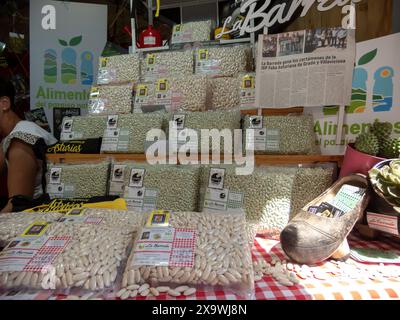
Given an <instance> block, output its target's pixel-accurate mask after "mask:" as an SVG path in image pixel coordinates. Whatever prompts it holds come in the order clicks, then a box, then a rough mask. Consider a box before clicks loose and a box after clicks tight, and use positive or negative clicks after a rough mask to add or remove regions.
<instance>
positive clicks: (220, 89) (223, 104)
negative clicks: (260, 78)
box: [208, 72, 255, 110]
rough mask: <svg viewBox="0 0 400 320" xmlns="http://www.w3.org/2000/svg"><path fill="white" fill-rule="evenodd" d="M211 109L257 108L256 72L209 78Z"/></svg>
mask: <svg viewBox="0 0 400 320" xmlns="http://www.w3.org/2000/svg"><path fill="white" fill-rule="evenodd" d="M208 86H209V97H210V98H209V100H210V102H209V103H208V109H209V110H231V109H255V73H252V72H245V73H240V74H239V75H237V76H234V77H215V78H211V79H208Z"/></svg>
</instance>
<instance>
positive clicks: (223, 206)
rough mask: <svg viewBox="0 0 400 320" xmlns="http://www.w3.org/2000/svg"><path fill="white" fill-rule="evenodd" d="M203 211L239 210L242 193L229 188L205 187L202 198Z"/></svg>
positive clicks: (240, 208) (241, 203)
mask: <svg viewBox="0 0 400 320" xmlns="http://www.w3.org/2000/svg"><path fill="white" fill-rule="evenodd" d="M203 208H204V211H205V212H207V211H215V210H216V211H228V210H229V211H241V210H242V208H243V193H241V192H235V191H230V190H229V189H213V188H207V189H206V193H205V198H204V205H203Z"/></svg>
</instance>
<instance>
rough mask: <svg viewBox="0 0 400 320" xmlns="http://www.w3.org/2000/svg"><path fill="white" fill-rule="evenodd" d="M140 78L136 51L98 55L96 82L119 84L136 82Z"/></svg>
mask: <svg viewBox="0 0 400 320" xmlns="http://www.w3.org/2000/svg"><path fill="white" fill-rule="evenodd" d="M139 78H140V55H139V54H138V53H131V54H121V55H116V56H111V57H100V59H99V70H98V76H97V84H99V85H103V84H121V83H126V82H136V81H138V80H139Z"/></svg>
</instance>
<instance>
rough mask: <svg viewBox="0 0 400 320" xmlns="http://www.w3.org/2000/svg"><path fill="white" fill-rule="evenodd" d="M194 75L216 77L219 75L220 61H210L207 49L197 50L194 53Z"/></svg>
mask: <svg viewBox="0 0 400 320" xmlns="http://www.w3.org/2000/svg"><path fill="white" fill-rule="evenodd" d="M195 73H196V74H208V75H218V74H219V73H221V61H220V60H217V59H210V57H209V53H208V50H207V49H198V50H197V51H196V64H195Z"/></svg>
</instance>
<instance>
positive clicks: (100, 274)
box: [0, 210, 141, 293]
mask: <svg viewBox="0 0 400 320" xmlns="http://www.w3.org/2000/svg"><path fill="white" fill-rule="evenodd" d="M96 213H97V215H96ZM103 213H104V215H103V217H104V216H105V215H110V217H109V218H108V219H106V218H103V219H104V220H102V221H100V220H99V219H98V218H99V217H100V216H99V215H100V212H99V210H98V211H97V212H91V213H90V214H91V215H86V216H84V217H85V220H82V221H78V220H74V221H72V220H69V219H70V218H73V217H77V215H75V214H74V212H72V214H71V215H68V214H67V215H66V216H65V217H66V218H67V220H63V219H58V221H55V222H51V223H46V222H34V223H33V224H31V225H28V226H26V228H25V230H24V231H23V233H22V234H21V235H20V236H19V237H16V238H13V239H12V240H11V241H10V242H9V244H8V246H7V247H6V248H5V249H4V250H3V251H2V254H1V258H0V287H1V288H4V289H18V288H28V289H44V290H48V289H50V290H56V291H57V292H64V293H68V291H69V290H70V289H72V288H80V289H82V290H90V291H97V290H105V289H109V288H113V287H114V285H115V281H116V279H117V276H118V274H119V273H120V272H121V268H122V266H123V265H124V262H125V259H126V256H127V252H128V249H129V246H130V245H131V243H132V237H134V236H135V232H136V230H137V227H138V224H137V222H138V221H141V217H140V216H135V215H136V214H135V213H132V212H127V211H125V212H117V213H116V214H115V215H113V216H112V217H111V215H112V213H111V212H103ZM65 217H64V218H65ZM96 218H97V221H96V222H95V219H96ZM21 253H22V254H21ZM21 258H25V259H21Z"/></svg>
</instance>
